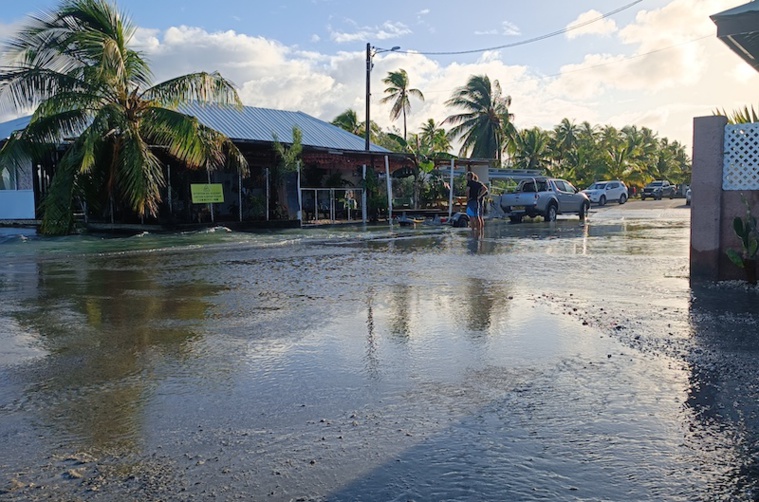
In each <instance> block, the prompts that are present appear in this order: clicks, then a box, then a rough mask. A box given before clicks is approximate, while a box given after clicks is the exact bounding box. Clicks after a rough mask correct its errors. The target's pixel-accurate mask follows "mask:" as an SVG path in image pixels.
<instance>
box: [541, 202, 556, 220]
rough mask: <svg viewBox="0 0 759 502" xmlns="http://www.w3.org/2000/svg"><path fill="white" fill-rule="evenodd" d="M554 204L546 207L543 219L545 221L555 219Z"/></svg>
mask: <svg viewBox="0 0 759 502" xmlns="http://www.w3.org/2000/svg"><path fill="white" fill-rule="evenodd" d="M557 212H558V211H557V209H556V204H549V205H548V209H546V215H545V217H544V218H545V220H546V221H556V214H557Z"/></svg>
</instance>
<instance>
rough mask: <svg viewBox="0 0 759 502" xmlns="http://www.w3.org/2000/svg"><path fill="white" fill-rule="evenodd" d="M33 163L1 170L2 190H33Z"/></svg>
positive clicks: (0, 183) (0, 188)
mask: <svg viewBox="0 0 759 502" xmlns="http://www.w3.org/2000/svg"><path fill="white" fill-rule="evenodd" d="M31 189H32V165H31V163H28V164H27V163H24V165H23V166H20V167H8V168H4V169H2V171H0V190H31Z"/></svg>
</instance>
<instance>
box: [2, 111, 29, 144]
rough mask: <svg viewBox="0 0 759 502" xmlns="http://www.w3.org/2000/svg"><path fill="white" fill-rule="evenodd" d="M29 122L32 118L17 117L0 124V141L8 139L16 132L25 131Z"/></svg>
mask: <svg viewBox="0 0 759 502" xmlns="http://www.w3.org/2000/svg"><path fill="white" fill-rule="evenodd" d="M31 120H32V116H31V115H27V116H26V117H19V118H17V119H13V120H9V121H8V122H0V141H2V140H4V139H8V138H10V137H11V134H13V133H14V132H16V131H20V130H21V129H26V126H28V125H29V122H30V121H31Z"/></svg>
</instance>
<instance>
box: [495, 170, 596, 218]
mask: <svg viewBox="0 0 759 502" xmlns="http://www.w3.org/2000/svg"><path fill="white" fill-rule="evenodd" d="M499 203H500V206H501V209H503V211H504V213H506V215H507V216H508V217H509V219H510V220H511V221H512V222H513V223H518V222H521V221H522V218H524V217H525V216H527V217H529V218H535V217H537V216H542V217H543V219H544V220H545V221H555V220H556V216H557V215H559V214H572V213H574V214H577V215H578V216H579V217H580V219H581V220H584V219H585V217H586V216H587V215H588V209H589V208H590V200H589V199H588V197H587V196H586V195H585V194H584V193H582V192H580V191H578V190H577V189H576V188H575V187H573V186H572V184H571V183H569V182H568V181H565V180H560V179H556V178H531V179H526V180H523V181H522V182H520V183H519V185H518V186H517V189H516V191H515V192H513V193H505V194H503V195H501V196H500V200H499Z"/></svg>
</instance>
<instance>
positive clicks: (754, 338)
mask: <svg viewBox="0 0 759 502" xmlns="http://www.w3.org/2000/svg"><path fill="white" fill-rule="evenodd" d="M757 305H759V290H758V289H757V288H751V287H748V286H746V285H744V284H742V283H737V282H733V283H724V284H711V285H700V286H694V287H693V293H692V299H691V306H690V319H691V324H692V329H693V342H694V346H693V349H692V352H691V354H690V357H689V359H690V365H691V385H690V392H689V396H688V401H687V405H688V406H689V407H690V408H691V409H692V410H693V411H694V414H695V416H696V417H697V419H698V420H699V422H700V424H701V426H702V427H703V430H704V431H706V432H705V434H715V435H716V434H717V433H718V432H716V431H724V430H728V431H735V432H734V433H733V434H732V438H733V441H734V445H733V449H732V452H731V453H732V455H731V456H729V457H727V458H726V459H725V461H726V462H729V463H731V464H732V465H733V466H734V469H733V472H731V474H730V477H729V479H726V480H725V484H726V485H728V484H731V485H732V486H734V491H733V493H732V495H733V496H734V497H736V499H738V500H757V499H759V364H757V360H759V309H757Z"/></svg>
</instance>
